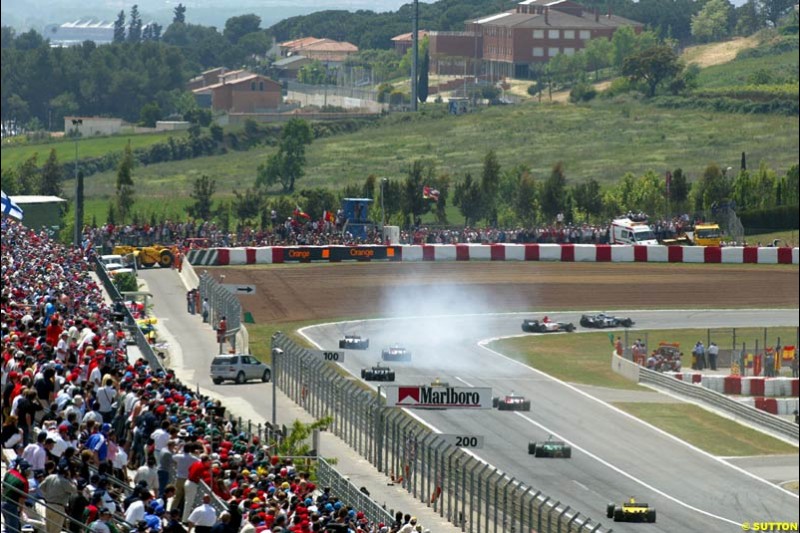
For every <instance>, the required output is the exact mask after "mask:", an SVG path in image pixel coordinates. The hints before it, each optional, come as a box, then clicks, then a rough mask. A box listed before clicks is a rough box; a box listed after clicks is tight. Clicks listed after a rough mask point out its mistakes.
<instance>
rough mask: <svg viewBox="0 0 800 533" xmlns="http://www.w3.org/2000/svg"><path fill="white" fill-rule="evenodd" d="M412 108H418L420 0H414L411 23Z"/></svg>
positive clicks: (414, 109) (413, 109)
mask: <svg viewBox="0 0 800 533" xmlns="http://www.w3.org/2000/svg"><path fill="white" fill-rule="evenodd" d="M411 48H413V50H414V52H413V61H412V62H411V110H412V111H416V110H417V69H418V68H419V63H418V62H419V0H414V20H413V22H412V24H411Z"/></svg>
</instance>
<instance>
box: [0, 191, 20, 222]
mask: <svg viewBox="0 0 800 533" xmlns="http://www.w3.org/2000/svg"><path fill="white" fill-rule="evenodd" d="M0 192H2V194H3V216H7V217H12V218H16V219H17V220H22V216H23V214H24V212H23V211H22V208H21V207H20V206H19V205H17V203H16V202H15V201H14V200H12V199H11V198H9V197H8V196H7V195H6V193H5V191H0Z"/></svg>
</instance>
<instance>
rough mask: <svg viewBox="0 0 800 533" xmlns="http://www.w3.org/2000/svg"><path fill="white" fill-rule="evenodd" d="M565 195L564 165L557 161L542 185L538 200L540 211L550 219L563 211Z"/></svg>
mask: <svg viewBox="0 0 800 533" xmlns="http://www.w3.org/2000/svg"><path fill="white" fill-rule="evenodd" d="M566 196H567V178H566V176H564V165H563V164H562V163H561V161H559V162H558V163H556V164H555V166H554V167H553V170H552V172H550V177H548V178H547V180H545V182H544V184H543V185H542V192H541V195H540V202H541V206H542V213H543V214H544V216H545V217H546V219H547V220H549V221H552V220H554V219H555V217H556V215H557V214H558V213H560V212H563V210H564V206H565V203H566Z"/></svg>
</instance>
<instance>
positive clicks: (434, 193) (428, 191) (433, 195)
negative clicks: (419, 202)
mask: <svg viewBox="0 0 800 533" xmlns="http://www.w3.org/2000/svg"><path fill="white" fill-rule="evenodd" d="M422 197H423V198H424V199H426V200H433V201H434V202H438V201H439V191H438V190H437V189H434V188H433V187H428V186H427V185H425V186H424V187H422Z"/></svg>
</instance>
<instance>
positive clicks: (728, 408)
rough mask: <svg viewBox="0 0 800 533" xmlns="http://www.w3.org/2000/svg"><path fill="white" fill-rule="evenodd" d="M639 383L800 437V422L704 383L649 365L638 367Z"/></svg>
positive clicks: (771, 429)
mask: <svg viewBox="0 0 800 533" xmlns="http://www.w3.org/2000/svg"><path fill="white" fill-rule="evenodd" d="M639 383H644V384H646V385H652V386H655V387H659V388H662V389H667V390H668V391H670V392H675V393H677V394H679V395H681V396H686V397H687V398H692V399H694V400H698V401H700V402H703V403H706V404H708V405H711V406H713V407H714V408H716V409H719V410H720V411H723V412H725V413H727V414H729V415H731V416H733V417H735V418H737V419H741V420H744V421H746V422H748V423H750V424H753V425H754V426H757V427H759V428H763V429H764V430H766V431H768V432H770V433H775V434H778V435H781V436H784V437H789V438H791V439H794V440H795V441H796V440H798V439H800V426H798V425H797V424H794V423H792V422H790V421H789V420H784V419H782V418H780V417H777V416H774V415H771V414H769V413H767V412H765V411H761V410H759V409H756V408H755V407H752V406H749V405H746V404H743V403H741V402H737V401H736V400H734V399H732V398H729V397H727V396H725V395H724V394H721V393H719V392H717V391H714V390H711V389H707V388H706V387H703V386H702V385H699V384H698V385H693V384H691V383H687V382H684V381H681V380H678V379H675V378H674V377H672V376H668V375H664V374H662V373H660V372H655V371H653V370H650V369H647V368H640V369H639Z"/></svg>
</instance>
